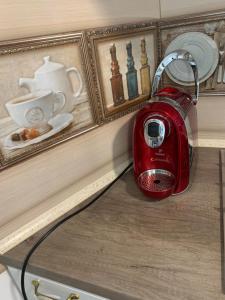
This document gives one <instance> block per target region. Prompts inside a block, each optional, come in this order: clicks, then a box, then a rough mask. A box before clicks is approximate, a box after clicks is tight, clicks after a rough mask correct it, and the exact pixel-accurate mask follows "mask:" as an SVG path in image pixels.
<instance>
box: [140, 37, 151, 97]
mask: <svg viewBox="0 0 225 300" xmlns="http://www.w3.org/2000/svg"><path fill="white" fill-rule="evenodd" d="M140 77H141V90H142V94H143V95H151V77H150V66H149V64H148V56H147V51H146V41H145V39H142V40H141V68H140Z"/></svg>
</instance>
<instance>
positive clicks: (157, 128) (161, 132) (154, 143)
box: [144, 119, 166, 148]
mask: <svg viewBox="0 0 225 300" xmlns="http://www.w3.org/2000/svg"><path fill="white" fill-rule="evenodd" d="M165 133H166V129H165V124H164V122H163V121H162V120H160V119H148V120H147V121H146V122H145V124H144V137H145V142H146V143H147V145H148V146H149V147H151V148H158V147H160V146H161V145H162V143H163V141H164V138H165Z"/></svg>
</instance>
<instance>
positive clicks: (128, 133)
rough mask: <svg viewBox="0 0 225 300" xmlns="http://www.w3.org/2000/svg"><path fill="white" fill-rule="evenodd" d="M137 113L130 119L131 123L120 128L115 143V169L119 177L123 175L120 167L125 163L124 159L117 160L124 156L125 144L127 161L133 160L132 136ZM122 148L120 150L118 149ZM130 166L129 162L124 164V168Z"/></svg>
mask: <svg viewBox="0 0 225 300" xmlns="http://www.w3.org/2000/svg"><path fill="white" fill-rule="evenodd" d="M135 116H136V113H135V114H134V115H133V116H132V117H131V118H130V119H129V122H127V123H126V124H124V125H123V126H122V127H120V128H119V130H118V132H117V135H116V136H115V139H114V141H113V167H114V170H115V171H116V174H117V175H119V174H120V173H121V171H122V170H121V169H119V168H118V167H119V165H120V164H121V163H124V157H121V159H117V158H118V156H120V155H121V156H122V155H123V154H124V155H125V154H126V153H124V150H125V149H124V144H126V145H127V147H126V148H127V149H126V150H127V159H128V158H132V134H133V125H134V120H135ZM118 148H120V149H118ZM127 165H128V162H127V163H126V164H124V168H125V167H126V166H127Z"/></svg>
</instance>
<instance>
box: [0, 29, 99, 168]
mask: <svg viewBox="0 0 225 300" xmlns="http://www.w3.org/2000/svg"><path fill="white" fill-rule="evenodd" d="M87 54H88V51H87V44H86V42H85V34H84V32H70V33H63V34H54V35H46V36H40V37H34V38H25V39H19V40H11V41H4V42H0V69H1V71H0V73H1V74H0V76H1V84H0V85H1V92H0V123H1V125H0V127H1V130H0V170H3V169H5V168H7V167H9V166H12V165H14V164H16V163H18V162H20V161H22V160H24V159H27V158H29V157H31V156H33V155H36V154H38V153H40V152H42V151H44V150H47V149H49V148H52V147H54V146H56V145H58V144H60V143H62V142H65V141H67V140H69V139H71V138H73V137H75V136H78V135H80V134H83V133H85V132H87V131H89V130H92V129H94V128H96V127H97V126H98V123H99V120H98V112H97V111H98V109H97V106H96V105H95V103H94V101H93V99H94V95H93V94H94V90H93V88H92V80H91V76H90V72H89V70H88V66H89V61H88V55H87ZM49 55H50V56H51V60H53V63H52V62H50V64H51V65H48V67H49V68H50V69H51V68H55V67H56V68H58V67H60V66H61V67H62V68H61V69H60V70H63V71H62V72H65V71H68V73H69V71H71V69H73V71H74V70H75V69H76V72H74V74H73V75H72V74H71V75H70V76H71V77H72V76H73V77H75V80H74V79H73V81H74V82H75V86H76V85H78V83H77V82H76V81H78V77H79V76H78V75H76V74H75V73H77V72H79V74H80V80H81V82H80V84H82V89H80V94H79V97H78V94H76V101H77V102H76V101H75V102H76V103H75V104H74V107H73V111H71V108H70V107H66V108H65V106H64V108H63V110H64V109H65V111H63V110H62V111H63V113H61V114H60V117H59V115H57V116H56V117H58V119H55V121H54V124H53V123H52V124H53V125H52V126H51V130H53V131H51V130H50V131H49V133H47V134H46V135H45V134H43V135H42V136H41V138H39V137H38V138H39V140H40V141H39V142H35V138H34V140H33V141H34V142H32V140H26V141H25V140H23V139H22V138H23V137H24V135H25V134H26V133H24V131H22V129H21V131H20V132H18V128H20V127H21V126H19V125H18V124H16V122H15V120H16V117H17V116H16V114H15V113H14V112H13V111H12V112H11V111H8V112H7V109H6V103H7V102H8V101H9V99H12V98H16V99H17V97H19V98H18V99H21V97H22V99H23V97H24V96H25V95H26V94H27V93H29V95H30V93H33V94H34V95H36V91H32V87H30V88H31V91H29V90H28V89H25V88H22V87H19V84H18V79H19V77H31V76H32V75H33V74H35V76H36V77H37V78H35V76H34V78H33V79H35V80H36V82H35V84H37V83H38V85H39V87H40V86H41V87H42V85H44V84H45V82H46V80H48V77H44V76H46V74H47V73H45V74H44V75H43V76H42V75H40V73H41V72H42V71H43V69H42V71H40V69H39V71H40V72H39V74H36V73H35V72H36V69H38V68H40V67H41V68H42V67H43V66H44V65H45V64H46V61H48V63H49ZM43 57H44V60H45V63H44V62H43V60H42V59H43ZM59 63H60V64H59ZM64 65H65V68H66V67H72V68H68V69H66V70H64V69H63V66H64ZM45 67H46V66H44V68H45ZM69 69H70V70H69ZM71 73H72V72H71ZM55 75H56V73H55V74H54V76H55ZM61 75H62V74H61ZM16 76H17V77H16ZM38 76H39V77H38ZM32 77H33V76H32ZM68 77H69V75H68ZM46 78H47V79H46ZM58 79H59V78H58ZM41 80H42V81H41ZM56 80H57V78H56ZM60 80H61V81H62V78H60ZM66 80H71V81H72V79H71V78H70V79H68V78H67V79H66ZM26 81H27V82H26ZM28 82H29V81H28V79H27V78H24V80H23V81H22V80H21V81H20V84H21V85H22V84H24V86H25V87H26V88H27V87H28ZM51 82H52V79H51ZM58 82H59V80H58ZM65 84H67V82H66V83H65ZM71 84H72V83H71ZM9 87H10V88H9ZM39 87H37V89H39ZM72 88H73V89H74V87H72V85H71V89H72ZM40 89H41V88H40ZM69 89H70V87H69V85H68V90H66V91H64V96H65V95H66V97H67V96H68V95H69V96H68V98H64V104H65V103H66V104H68V103H69V104H71V103H70V102H69V101H72V100H71V99H72V96H71V91H70V90H69ZM59 90H60V88H59ZM44 93H45V94H46V93H47V92H45V91H44ZM69 93H70V94H69ZM33 94H32V95H33ZM32 97H33V96H32ZM35 97H36V96H35ZM73 97H74V98H73V100H74V99H75V93H74V94H73ZM36 98H37V97H36ZM36 98H35V99H36ZM46 99H48V100H47V101H50V102H51V101H52V100H51V99H52V95H51V98H46ZM65 99H66V100H65ZM13 101H14V100H13ZM29 101H30V100H28V101H27V102H29ZM32 101H33V98H32V99H31V105H32ZM54 101H55V100H54ZM66 101H68V102H66ZM22 102H23V101H22ZM45 103H46V102H45ZM14 104H15V103H14V102H13V105H14ZM44 105H45V106H46V104H44ZM67 106H68V105H67ZM8 109H9V108H8ZM45 110H47V108H45V107H44V111H45ZM18 112H19V110H18ZM18 112H17V114H18ZM11 114H12V115H11ZM12 116H13V118H12ZM19 117H20V119H21V118H23V116H22V115H21V116H19ZM14 118H15V120H14ZM71 120H72V121H71ZM19 121H21V120H19ZM21 128H22V127H21ZM36 131H37V130H36ZM13 133H14V135H13ZM35 134H36V133H35ZM38 134H39V133H38ZM44 137H45V138H44ZM13 138H14V139H16V140H14V141H13ZM24 138H26V135H25V137H24ZM30 141H31V142H30ZM36 141H37V140H36ZM23 143H24V144H23ZM26 143H27V144H26ZM10 147H11V148H10ZM17 147H19V148H17Z"/></svg>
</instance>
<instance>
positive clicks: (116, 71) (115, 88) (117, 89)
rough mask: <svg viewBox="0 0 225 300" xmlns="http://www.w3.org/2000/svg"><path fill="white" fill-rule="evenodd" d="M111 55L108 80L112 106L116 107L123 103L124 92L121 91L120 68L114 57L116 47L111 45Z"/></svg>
mask: <svg viewBox="0 0 225 300" xmlns="http://www.w3.org/2000/svg"><path fill="white" fill-rule="evenodd" d="M110 54H111V72H112V77H111V78H110V81H111V87H112V95H113V102H114V106H118V105H120V104H122V103H124V101H125V99H124V90H123V79H122V74H121V73H120V66H119V63H118V60H117V57H116V46H115V44H113V45H112V46H111V47H110Z"/></svg>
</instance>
